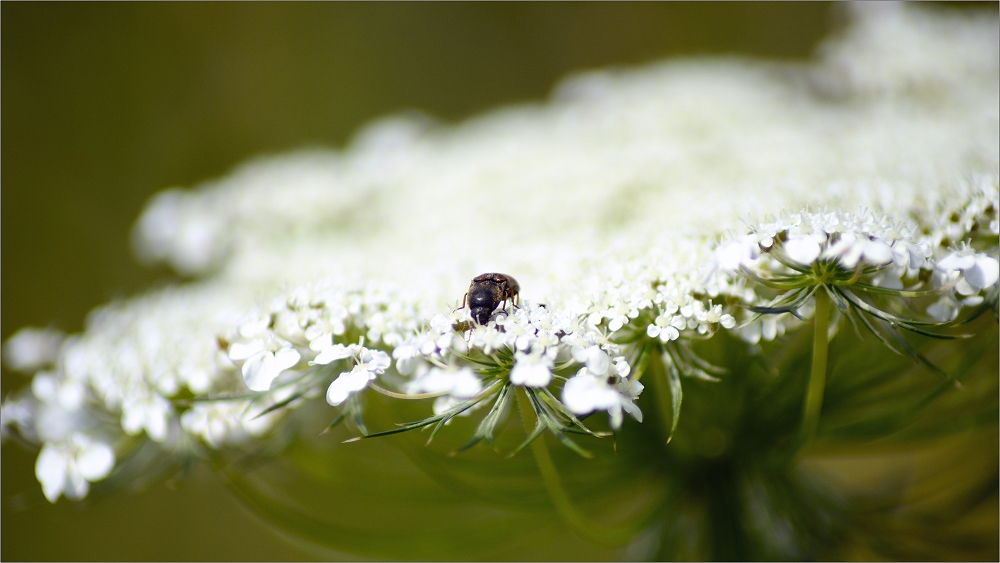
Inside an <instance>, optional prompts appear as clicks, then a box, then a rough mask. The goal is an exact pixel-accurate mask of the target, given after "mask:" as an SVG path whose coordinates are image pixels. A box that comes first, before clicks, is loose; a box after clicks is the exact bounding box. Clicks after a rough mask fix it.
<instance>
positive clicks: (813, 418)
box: [799, 288, 830, 444]
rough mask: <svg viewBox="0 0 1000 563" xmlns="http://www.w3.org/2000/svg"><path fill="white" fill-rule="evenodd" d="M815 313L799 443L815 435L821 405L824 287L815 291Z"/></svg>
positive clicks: (826, 313) (826, 325)
mask: <svg viewBox="0 0 1000 563" xmlns="http://www.w3.org/2000/svg"><path fill="white" fill-rule="evenodd" d="M815 300H816V313H815V315H814V316H813V349H812V369H810V370H809V387H808V388H807V389H806V398H805V404H804V405H803V408H802V426H801V427H800V429H799V430H800V438H801V440H800V441H801V443H802V444H805V443H806V442H809V441H810V440H812V438H813V436H815V435H816V428H817V427H818V426H819V413H820V409H821V408H822V406H823V388H824V387H825V386H826V363H827V361H826V360H827V352H828V351H829V349H830V339H829V330H830V296H829V295H827V293H826V288H820V290H819V291H817V292H816V293H815Z"/></svg>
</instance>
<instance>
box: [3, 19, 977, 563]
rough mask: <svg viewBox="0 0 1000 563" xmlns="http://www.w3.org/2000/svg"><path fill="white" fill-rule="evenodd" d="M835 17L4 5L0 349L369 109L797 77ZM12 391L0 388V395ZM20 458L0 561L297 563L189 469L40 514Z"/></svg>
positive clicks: (377, 112) (118, 281) (115, 285)
mask: <svg viewBox="0 0 1000 563" xmlns="http://www.w3.org/2000/svg"><path fill="white" fill-rule="evenodd" d="M963 9H969V8H963ZM971 9H992V10H993V11H996V4H995V3H992V4H990V5H987V6H985V8H984V7H983V6H972V8H971ZM839 21H840V15H839V12H838V9H837V7H836V6H831V5H830V4H826V3H805V4H798V3H769V4H758V3H729V4H715V3H635V4H632V3H614V4H604V3H551V4H550V3H525V4H520V3H502V4H492V3H475V4H460V3H443V4H431V3H412V4H411V3H329V4H328V3H301V4H285V3H281V4H271V3H248V4H241V3H213V4H195V3H157V4H146V3H86V4H84V3H80V4H77V3H19V2H4V3H2V4H0V25H2V30H0V42H2V45H0V54H2V61H0V62H2V64H0V69H2V98H0V99H2V125H0V135H2V141H3V143H2V145H0V150H2V153H0V156H2V168H0V173H2V186H3V192H2V193H3V199H2V220H0V225H2V239H3V248H2V250H3V252H2V285H0V288H2V326H0V338H2V339H4V340H6V339H7V338H8V337H9V336H10V335H11V334H13V333H14V332H15V331H16V330H17V329H18V328H20V327H23V326H26V325H35V326H53V327H56V328H59V329H62V330H65V331H69V332H75V331H78V330H80V329H81V328H82V325H83V320H84V318H85V316H86V313H87V312H88V311H89V310H90V309H92V308H93V307H94V306H96V305H99V304H101V303H104V302H106V301H108V300H110V299H113V298H118V297H125V296H129V295H132V294H135V293H137V292H140V291H142V290H143V289H145V288H148V287H150V286H152V285H154V284H157V283H169V282H176V281H182V280H176V279H174V278H172V276H171V274H170V272H168V271H166V270H164V269H156V268H143V267H141V266H139V265H138V264H136V262H135V261H134V260H133V258H132V256H131V254H130V250H129V242H128V233H129V229H130V227H131V224H132V222H133V221H134V220H135V218H136V217H137V216H138V214H139V211H140V209H141V207H142V205H143V203H144V202H145V200H146V199H147V198H148V197H149V196H150V195H151V194H153V193H154V192H156V191H157V190H160V189H163V188H166V187H171V186H177V185H180V186H191V185H193V184H196V183H198V182H199V181H202V180H206V179H210V178H214V177H218V176H221V175H223V174H225V173H226V172H227V171H228V170H229V169H230V168H232V167H233V166H235V165H237V164H239V163H240V162H242V161H244V160H246V159H248V158H250V157H253V156H257V155H261V154H272V153H281V152H284V151H289V150H293V149H297V148H302V147H309V146H318V147H329V148H338V147H341V146H343V145H344V143H345V142H346V141H347V140H348V139H349V138H350V135H351V133H352V132H353V131H355V130H356V129H357V128H358V127H359V126H361V125H363V124H364V123H366V122H368V121H370V120H371V119H374V118H377V117H380V116H384V115H386V114H390V113H395V112H400V111H412V110H416V111H420V112H423V113H426V114H428V115H430V116H432V117H433V118H435V119H438V120H441V121H443V122H446V123H448V122H458V121H461V120H462V119H464V118H466V117H469V116H472V115H475V114H477V113H479V112H482V111H484V110H488V109H491V108H494V107H497V106H501V105H506V104H514V103H521V102H532V101H539V100H543V99H544V98H545V97H546V96H547V94H548V92H549V91H550V90H551V88H552V86H553V85H554V84H555V83H557V82H558V81H559V79H560V78H562V77H564V76H566V75H567V74H568V73H570V72H573V71H578V70H584V69H590V68H596V67H606V66H613V65H634V64H641V63H644V62H648V61H653V60H657V59H662V58H668V57H680V56H702V55H711V56H718V55H723V56H725V55H736V56H744V57H757V58H769V59H783V60H795V59H799V60H805V59H806V58H807V57H809V56H810V54H811V53H812V52H813V51H814V49H815V47H816V45H817V44H818V43H819V42H820V41H821V40H822V39H823V38H824V37H826V36H828V35H829V34H830V33H834V32H835V31H836V29H837V27H838V26H839V25H840V23H839ZM26 383H27V380H26V379H25V378H24V377H23V376H20V375H18V374H15V373H12V372H9V371H7V370H4V371H3V373H2V382H0V387H2V393H3V394H7V393H9V392H10V391H11V390H13V389H16V388H19V387H21V386H23V385H25V384H26ZM35 455H36V453H35V452H32V451H28V450H26V449H23V448H21V447H20V446H18V445H17V444H14V443H8V444H5V445H4V446H3V448H2V499H0V500H2V514H3V518H2V543H0V559H3V560H150V559H158V560H175V559H179V560H288V559H303V558H312V557H315V555H316V554H315V553H313V552H309V551H304V550H303V549H302V548H301V547H300V546H297V545H296V544H295V543H294V542H291V541H286V539H285V538H283V537H282V536H280V535H279V534H278V533H276V532H274V531H272V530H271V529H270V528H269V527H268V526H267V525H266V524H264V523H262V522H261V521H259V520H258V519H257V518H256V517H254V516H253V515H252V514H250V513H249V512H248V511H247V510H245V509H244V508H243V507H242V506H241V505H240V503H239V502H238V501H236V500H235V498H234V497H233V495H232V494H231V493H230V492H229V491H228V490H227V488H226V486H225V484H224V483H223V480H222V479H221V478H220V477H219V476H218V475H215V474H212V473H211V472H210V471H208V470H207V469H202V470H200V471H198V472H197V473H196V474H195V475H194V476H193V477H192V478H191V479H190V480H189V481H187V482H186V483H185V484H184V485H183V486H182V487H180V488H177V489H171V488H169V487H167V486H165V485H157V486H154V487H152V488H150V490H147V491H142V492H134V493H133V492H128V493H124V494H118V495H114V496H112V497H110V498H105V499H89V500H87V501H86V502H84V503H71V502H67V501H65V500H62V501H60V502H59V503H58V504H57V505H54V506H52V505H49V504H48V503H45V502H44V501H42V502H41V503H39V502H38V501H37V500H38V499H39V498H40V496H39V495H37V494H31V493H33V492H34V491H36V490H37V489H38V484H37V482H36V481H35V478H34V473H33V466H34V458H35Z"/></svg>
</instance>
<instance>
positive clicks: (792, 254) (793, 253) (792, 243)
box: [783, 237, 820, 265]
mask: <svg viewBox="0 0 1000 563" xmlns="http://www.w3.org/2000/svg"><path fill="white" fill-rule="evenodd" d="M783 248H784V250H785V254H786V255H788V258H790V259H791V260H792V261H794V262H797V263H799V264H803V265H808V264H812V263H813V261H814V260H816V258H817V257H819V251H820V247H819V243H818V242H816V241H815V240H814V239H813V238H811V237H801V238H794V239H791V240H789V241H788V242H786V243H785V244H784V246H783Z"/></svg>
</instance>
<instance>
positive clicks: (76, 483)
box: [63, 467, 90, 500]
mask: <svg viewBox="0 0 1000 563" xmlns="http://www.w3.org/2000/svg"><path fill="white" fill-rule="evenodd" d="M89 490H90V483H88V482H87V480H86V479H84V478H83V475H81V474H80V472H79V471H74V470H73V469H72V467H71V468H70V469H69V471H67V472H66V488H65V489H64V490H63V494H64V495H66V498H68V499H71V500H80V499H82V498H84V497H85V496H87V491H89Z"/></svg>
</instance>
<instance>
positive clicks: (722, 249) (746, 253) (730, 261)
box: [714, 235, 760, 274]
mask: <svg viewBox="0 0 1000 563" xmlns="http://www.w3.org/2000/svg"><path fill="white" fill-rule="evenodd" d="M757 242H758V241H757V239H756V237H752V236H749V235H748V236H744V237H741V238H739V239H737V240H734V241H730V242H728V243H726V244H722V245H720V246H719V247H718V248H717V249H716V250H715V254H714V259H715V264H716V267H718V268H719V269H720V270H722V271H723V272H726V273H730V274H732V273H735V272H737V271H738V270H739V269H740V268H741V267H742V266H745V265H752V264H753V263H754V262H756V261H757V257H758V256H760V248H759V247H758V244H757Z"/></svg>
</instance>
